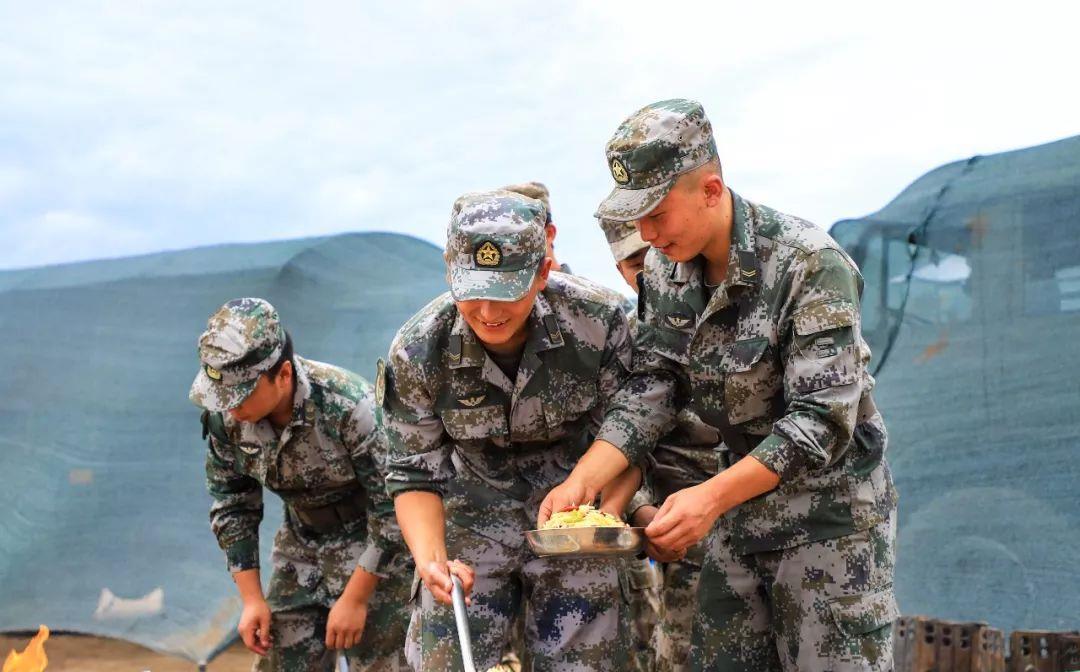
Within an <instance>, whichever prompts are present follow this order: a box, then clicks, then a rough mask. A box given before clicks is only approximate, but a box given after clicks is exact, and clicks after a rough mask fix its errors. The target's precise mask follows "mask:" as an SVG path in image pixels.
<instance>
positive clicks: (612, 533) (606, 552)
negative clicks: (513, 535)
mask: <svg viewBox="0 0 1080 672" xmlns="http://www.w3.org/2000/svg"><path fill="white" fill-rule="evenodd" d="M525 540H526V541H528V542H529V547H530V548H531V549H532V550H533V552H534V553H536V554H537V555H539V556H540V557H549V556H561V557H569V558H589V557H611V556H634V555H637V554H638V553H641V552H642V550H644V548H645V528H644V527H568V528H564V529H556V530H529V531H528V532H526V533H525Z"/></svg>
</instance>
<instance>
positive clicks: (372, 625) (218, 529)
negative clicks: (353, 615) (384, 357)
mask: <svg viewBox="0 0 1080 672" xmlns="http://www.w3.org/2000/svg"><path fill="white" fill-rule="evenodd" d="M293 367H294V371H295V374H296V392H295V395H294V405H293V418H292V421H291V422H290V424H289V425H288V426H286V427H285V428H284V429H283V430H282V432H281V434H280V436H279V435H278V434H277V432H276V431H275V430H274V428H273V427H272V426H271V425H270V423H269V421H267V420H262V421H260V422H258V423H245V422H239V421H236V420H234V419H233V418H232V417H231V416H229V415H228V414H225V415H224V416H223V418H222V420H223V422H224V431H225V435H226V436H227V438H228V441H221V440H220V439H218V438H215V437H214V436H213V435H211V436H210V441H209V446H208V451H207V461H206V478H207V487H208V489H209V491H210V495H211V497H212V499H213V503H212V505H211V509H210V521H211V527H212V529H213V531H214V534H215V535H216V536H217V539H218V543H219V544H220V545H221V547H222V549H224V551H225V556H226V559H227V562H228V568H229V571H230V572H237V571H241V570H245V569H253V568H257V567H259V529H258V528H259V522H260V521H261V520H262V513H263V488H267V489H269V490H271V491H272V492H274V493H275V494H277V495H278V496H279V497H281V499H282V500H283V501H284V503H285V519H284V523H283V524H282V527H281V528H280V529H279V530H278V532H277V535H276V537H275V539H274V549H273V554H272V560H273V565H274V568H273V573H272V575H271V577H270V588H269V592H268V595H267V601H268V603H269V604H270V607H271V610H272V612H273V617H272V621H271V631H272V632H273V634H274V651H273V652H272V654H271V655H270V656H268V657H266V658H264V659H261V660H260V661H259V662H258V666H259V668H258V669H273V670H296V669H305V670H306V669H312V670H315V669H319V670H328V669H332V663H333V660H332V654H327V653H326V652H325V651H324V650H323V648H324V647H323V641H324V640H323V638H324V637H325V626H326V617H327V614H328V613H329V609H330V607H332V606H333V604H334V602H335V601H336V600H337V598H338V596H340V595H341V593H342V591H343V590H344V588H345V585H346V583H348V580H349V577H351V576H352V574H353V572H354V570H355V569H356V568H357V567H362V568H363V569H365V570H367V571H369V572H371V573H374V574H377V575H379V576H380V577H382V580H381V581H380V582H379V586H378V589H377V590H376V593H375V596H374V597H373V599H372V602H371V604H370V605H369V612H368V621H367V627H366V628H365V632H364V637H363V639H362V641H361V643H360V645H359V646H358V647H357V648H356V650H354V651H350V652H349V657H350V659H351V661H352V662H354V663H355V666H354V667H353V668H351V669H358V670H395V669H405V668H404V659H403V656H402V649H403V647H404V639H405V628H406V624H407V622H408V611H407V607H406V603H407V601H408V596H409V581H410V579H411V575H412V564H411V560H410V559H409V557H408V553H407V552H406V551H405V548H404V543H403V541H402V539H401V534H400V531H399V530H398V529H397V523H396V521H395V519H394V512H393V505H392V503H391V502H390V499H389V497H388V496H387V494H386V492H385V489H384V487H383V475H384V473H385V468H386V465H385V460H386V457H385V456H386V444H385V436H384V435H383V433H382V432H381V431H380V423H381V411H380V410H378V409H377V408H376V407H375V404H374V397H373V392H372V388H371V385H370V384H368V383H367V382H366V381H364V380H363V379H362V378H360V377H359V376H357V375H356V374H354V373H352V372H349V371H346V370H345V369H342V368H339V367H336V366H331V365H329V364H323V363H320V362H315V361H312V360H307V359H304V358H302V357H299V356H294V357H293ZM358 495H359V496H360V498H362V501H365V502H366V505H365V507H364V508H365V511H366V515H361V516H359V517H358V518H356V519H354V520H350V521H348V522H345V523H343V524H342V525H341V527H340V529H338V530H333V531H326V530H324V531H322V532H315V531H313V530H311V529H310V528H308V527H306V526H305V525H304V524H303V523H301V522H300V520H299V518H298V513H297V511H301V512H302V511H308V510H312V509H315V508H318V507H323V506H326V505H329V504H332V503H334V502H339V501H344V500H345V499H346V498H355V497H357V496H358Z"/></svg>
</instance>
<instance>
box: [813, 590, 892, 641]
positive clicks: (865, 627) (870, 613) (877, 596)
mask: <svg viewBox="0 0 1080 672" xmlns="http://www.w3.org/2000/svg"><path fill="white" fill-rule="evenodd" d="M829 609H830V610H831V611H832V616H833V620H834V621H835V622H836V627H837V628H839V630H840V632H842V633H843V634H845V635H848V636H855V635H863V634H866V633H868V632H873V631H874V630H879V629H881V628H884V627H885V626H887V625H891V624H892V622H893V621H895V620H896V619H897V618H899V616H900V611H899V609H897V607H896V595H895V594H894V593H893V590H892V588H891V587H890V588H886V589H884V590H879V591H877V592H872V593H863V594H862V595H846V596H843V597H836V598H833V599H832V600H829Z"/></svg>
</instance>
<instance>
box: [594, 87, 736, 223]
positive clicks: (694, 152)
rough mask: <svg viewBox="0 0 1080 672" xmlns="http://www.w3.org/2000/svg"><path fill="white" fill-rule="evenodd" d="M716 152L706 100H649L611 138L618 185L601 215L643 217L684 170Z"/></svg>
mask: <svg viewBox="0 0 1080 672" xmlns="http://www.w3.org/2000/svg"><path fill="white" fill-rule="evenodd" d="M716 156H717V154H716V141H715V140H714V139H713V133H712V125H711V124H709V119H708V118H707V117H706V116H705V110H704V108H702V107H701V103H698V102H697V101H693V100H686V99H684V98H674V99H672V100H662V101H660V102H658V103H653V104H651V105H646V106H645V107H643V108H641V109H640V110H638V111H637V112H635V113H633V114H632V115H630V116H629V117H628V118H627V119H626V120H625V121H623V122H622V124H620V125H619V128H618V130H616V131H615V135H613V136H612V138H611V140H609V141H608V144H607V163H608V168H609V169H610V170H611V176H612V177H613V178H615V182H616V186H615V188H614V189H613V190H612V191H611V193H610V194H609V195H608V197H607V198H606V199H604V202H603V203H601V204H600V206H599V208H597V211H596V216H597V217H602V218H604V219H611V220H615V221H621V222H628V221H633V220H635V219H640V218H642V217H644V216H645V215H647V214H648V213H649V212H650V211H651V210H652V209H653V208H655V207H656V204H657V203H659V202H660V201H661V200H663V198H664V196H666V195H667V193H668V192H669V191H670V190H671V187H672V185H673V184H675V180H676V179H677V178H678V177H679V175H681V174H683V173H686V172H689V171H691V170H693V169H695V168H698V167H700V166H703V165H704V164H705V163H707V162H708V161H710V160H711V159H715V158H716Z"/></svg>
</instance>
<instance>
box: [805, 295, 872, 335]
mask: <svg viewBox="0 0 1080 672" xmlns="http://www.w3.org/2000/svg"><path fill="white" fill-rule="evenodd" d="M858 316H859V307H858V306H856V305H853V304H852V303H851V302H850V301H844V300H839V299H838V300H836V301H822V302H821V303H815V304H811V305H809V306H806V307H805V308H802V309H800V310H799V311H798V312H797V313H795V314H794V315H793V316H792V318H791V319H792V321H793V322H794V323H795V333H796V334H798V335H799V336H806V335H807V334H817V333H820V332H822V331H828V330H830V329H839V328H841V327H851V326H854V325H855V320H856V319H857V318H858Z"/></svg>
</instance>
